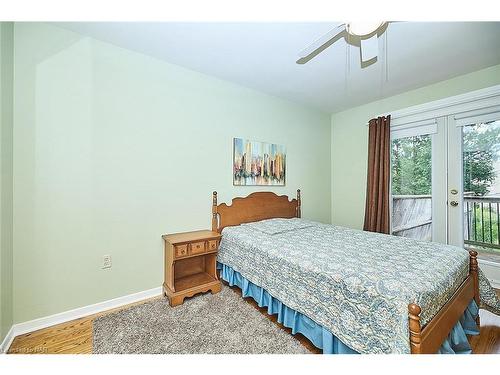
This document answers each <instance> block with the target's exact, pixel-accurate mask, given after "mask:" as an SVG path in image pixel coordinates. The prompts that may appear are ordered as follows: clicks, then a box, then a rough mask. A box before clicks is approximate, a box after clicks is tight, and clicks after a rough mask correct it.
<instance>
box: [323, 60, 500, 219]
mask: <svg viewBox="0 0 500 375" xmlns="http://www.w3.org/2000/svg"><path fill="white" fill-rule="evenodd" d="M496 84H500V65H496V66H493V67H490V68H487V69H483V70H479V71H477V72H474V73H470V74H466V75H462V76H459V77H455V78H452V79H450V80H447V81H442V82H439V83H436V84H433V85H429V86H426V87H422V88H419V89H416V90H412V91H408V92H405V93H403V94H400V95H396V96H392V97H389V98H386V99H381V100H378V101H375V102H372V103H369V104H365V105H362V106H359V107H355V108H351V109H348V110H346V111H343V112H339V113H335V114H333V115H332V117H331V122H332V132H331V135H332V144H331V145H332V146H331V147H332V151H331V154H332V223H333V224H339V225H344V226H348V227H352V228H362V227H363V217H364V208H365V194H366V191H365V189H366V164H367V157H368V156H367V148H368V128H367V126H366V124H367V123H368V120H370V119H371V118H373V117H376V116H378V115H380V114H385V113H390V112H391V111H395V110H398V109H402V108H406V107H410V106H413V105H417V104H422V103H426V102H430V101H433V100H437V99H442V98H445V97H449V96H453V95H458V94H462V93H465V92H469V91H473V90H478V89H481V88H484V87H488V86H494V85H496Z"/></svg>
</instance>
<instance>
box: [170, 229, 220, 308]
mask: <svg viewBox="0 0 500 375" xmlns="http://www.w3.org/2000/svg"><path fill="white" fill-rule="evenodd" d="M162 238H163V239H164V240H165V280H164V282H163V294H164V295H166V296H167V297H168V302H169V303H170V306H177V305H180V304H182V303H183V302H184V298H186V297H191V296H194V295H195V294H197V293H204V292H208V291H209V290H210V291H211V292H212V293H213V294H214V293H218V292H220V289H221V283H220V281H219V278H218V277H217V273H216V270H215V268H216V259H217V249H218V248H219V242H220V238H221V235H220V234H219V233H217V232H212V231H210V230H199V231H194V232H185V233H176V234H165V235H163V236H162Z"/></svg>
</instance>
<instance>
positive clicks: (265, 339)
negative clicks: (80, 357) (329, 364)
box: [93, 285, 309, 354]
mask: <svg viewBox="0 0 500 375" xmlns="http://www.w3.org/2000/svg"><path fill="white" fill-rule="evenodd" d="M93 353H97V354H113V353H115V354H127V353H140V354H141V353H144V354H201V353H206V354H262V353H270V354H295V353H297V354H307V353H309V351H308V350H307V349H306V348H305V347H304V346H303V345H302V344H301V343H300V342H299V341H298V340H296V339H295V338H294V337H293V336H292V335H290V334H289V333H287V332H286V331H284V330H282V329H280V328H279V327H277V326H276V324H275V323H273V322H271V321H270V320H269V319H267V317H266V316H264V315H263V314H262V313H260V312H259V311H258V310H257V309H255V308H254V307H253V306H251V305H250V304H248V303H247V302H245V301H244V300H243V298H241V296H240V295H239V294H237V293H236V292H235V291H233V290H231V289H230V288H228V287H226V286H224V285H223V287H222V290H221V292H220V293H218V294H215V295H212V294H210V293H208V294H204V295H198V296H196V297H194V298H191V299H186V300H184V304H182V305H180V306H177V307H170V306H169V305H168V302H167V300H166V299H165V298H161V299H155V300H153V301H150V302H147V303H144V304H141V305H137V306H133V307H131V308H128V309H126V310H121V311H119V312H116V313H112V314H109V315H105V316H102V317H99V318H97V319H96V320H95V321H94V324H93Z"/></svg>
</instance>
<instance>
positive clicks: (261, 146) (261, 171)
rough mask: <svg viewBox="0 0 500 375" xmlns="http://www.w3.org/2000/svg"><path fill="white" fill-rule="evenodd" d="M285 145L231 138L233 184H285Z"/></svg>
mask: <svg viewBox="0 0 500 375" xmlns="http://www.w3.org/2000/svg"><path fill="white" fill-rule="evenodd" d="M285 175H286V150H285V146H282V145H277V144H274V143H266V142H256V141H250V140H248V139H243V138H234V140H233V185H237V186H241V185H278V186H279V185H281V186H284V185H285Z"/></svg>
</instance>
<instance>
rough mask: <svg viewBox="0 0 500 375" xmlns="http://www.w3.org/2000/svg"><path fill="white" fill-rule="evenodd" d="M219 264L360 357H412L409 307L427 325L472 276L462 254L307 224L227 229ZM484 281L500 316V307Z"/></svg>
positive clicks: (429, 244) (487, 295) (273, 223)
mask: <svg viewBox="0 0 500 375" xmlns="http://www.w3.org/2000/svg"><path fill="white" fill-rule="evenodd" d="M218 261H219V262H221V263H224V264H226V265H228V266H231V267H232V268H233V269H234V270H236V271H238V272H240V273H241V274H242V275H243V276H244V277H246V278H247V279H248V280H250V281H251V282H253V283H254V284H257V285H259V286H261V287H263V288H264V289H266V290H267V291H268V292H269V293H270V294H271V295H272V296H274V297H276V298H278V299H279V300H281V301H282V302H283V303H284V304H286V305H287V306H289V307H291V308H292V309H295V310H297V311H299V312H301V313H302V314H305V315H307V316H308V317H309V318H311V319H312V320H314V321H315V322H317V323H318V324H321V325H322V326H324V327H325V328H327V329H329V330H330V331H331V332H332V333H333V334H334V335H335V336H337V337H338V338H339V339H340V340H342V342H344V344H346V345H348V346H349V347H351V348H352V349H354V350H356V351H358V352H360V353H409V352H410V344H409V335H408V304H409V303H417V304H418V305H419V306H421V307H422V314H421V322H422V323H423V324H426V323H427V322H429V321H430V320H431V319H432V317H433V316H434V315H435V314H436V313H437V312H438V311H439V309H440V308H441V307H442V306H443V305H444V304H445V303H446V302H447V301H448V299H449V298H450V297H451V296H452V295H453V293H454V292H455V291H456V289H457V288H458V286H459V285H460V284H461V283H462V282H463V280H464V279H465V278H466V277H467V274H468V269H469V254H468V252H467V251H466V250H464V249H461V248H458V247H454V246H448V245H443V244H438V243H433V242H423V241H417V240H413V239H409V238H404V237H396V236H389V235H384V234H378V233H370V232H364V231H360V230H354V229H348V228H344V227H340V226H335V225H328V224H321V223H317V222H313V221H308V220H303V219H271V220H264V221H261V222H256V223H249V224H244V225H240V226H236V227H227V228H224V230H223V232H222V241H221V244H220V249H219V254H218ZM480 276H481V282H480V286H481V291H482V294H483V291H484V297H485V299H488V300H489V302H487V303H488V304H489V306H492V307H491V310H492V311H494V309H495V303H496V304H497V305H496V308H499V307H500V303H498V299H497V298H496V295H495V293H494V292H493V290H492V289H491V286H490V285H489V283H488V281H487V280H486V278H485V277H484V276H483V275H482V273H480ZM491 293H493V295H491ZM482 297H483V295H482Z"/></svg>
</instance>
